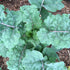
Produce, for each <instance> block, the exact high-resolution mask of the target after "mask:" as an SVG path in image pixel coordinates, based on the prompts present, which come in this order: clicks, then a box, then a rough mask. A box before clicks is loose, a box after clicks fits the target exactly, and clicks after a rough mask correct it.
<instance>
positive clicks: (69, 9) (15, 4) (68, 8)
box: [0, 0, 70, 70]
mask: <svg viewBox="0 0 70 70" xmlns="http://www.w3.org/2000/svg"><path fill="white" fill-rule="evenodd" d="M62 2H63V3H64V8H63V9H62V10H58V11H56V12H54V13H53V14H54V15H56V14H64V13H65V14H70V0H63V1H62ZM0 4H3V5H4V6H5V7H6V8H9V10H15V11H17V10H19V8H20V6H22V5H30V4H29V2H28V0H1V1H0ZM57 54H58V55H59V58H60V60H61V61H64V62H65V64H66V66H70V49H63V50H61V51H59V52H57ZM6 61H8V58H3V57H2V56H0V67H1V68H2V70H8V69H7V65H6Z"/></svg>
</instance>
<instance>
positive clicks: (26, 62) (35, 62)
mask: <svg viewBox="0 0 70 70" xmlns="http://www.w3.org/2000/svg"><path fill="white" fill-rule="evenodd" d="M42 60H43V55H42V53H40V52H39V51H36V50H33V51H30V50H27V51H26V55H25V57H24V59H23V61H22V65H23V67H24V68H25V70H40V69H41V68H42V62H41V61H42Z"/></svg>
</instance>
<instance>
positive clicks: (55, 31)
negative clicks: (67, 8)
mask: <svg viewBox="0 0 70 70" xmlns="http://www.w3.org/2000/svg"><path fill="white" fill-rule="evenodd" d="M44 23H45V28H40V30H39V31H38V32H37V36H38V38H39V40H40V42H41V43H42V44H44V45H47V44H48V45H50V44H52V45H53V46H55V48H57V49H60V48H70V45H69V44H70V43H69V41H70V19H69V15H67V14H64V15H62V16H60V15H50V16H48V17H47V19H45V21H44Z"/></svg>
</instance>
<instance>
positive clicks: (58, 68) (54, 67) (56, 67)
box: [45, 62, 67, 70]
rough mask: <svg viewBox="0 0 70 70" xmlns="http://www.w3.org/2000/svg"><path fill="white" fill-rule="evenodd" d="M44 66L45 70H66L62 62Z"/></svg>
mask: <svg viewBox="0 0 70 70" xmlns="http://www.w3.org/2000/svg"><path fill="white" fill-rule="evenodd" d="M45 65H46V66H47V68H46V70H67V68H66V67H65V63H64V62H56V63H50V64H46V63H45Z"/></svg>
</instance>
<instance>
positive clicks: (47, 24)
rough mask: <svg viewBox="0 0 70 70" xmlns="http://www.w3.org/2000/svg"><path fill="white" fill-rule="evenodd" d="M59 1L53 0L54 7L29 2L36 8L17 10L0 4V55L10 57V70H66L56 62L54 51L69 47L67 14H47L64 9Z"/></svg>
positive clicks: (31, 0)
mask: <svg viewBox="0 0 70 70" xmlns="http://www.w3.org/2000/svg"><path fill="white" fill-rule="evenodd" d="M61 1H62V0H59V1H57V0H54V5H53V1H51V2H50V1H49V0H45V2H44V3H43V2H42V0H37V1H35V0H29V2H30V3H31V4H35V5H29V6H27V5H25V6H22V7H20V10H18V11H10V10H8V9H5V8H4V6H3V5H0V9H1V11H0V13H2V14H0V55H1V56H2V57H8V58H9V61H7V65H8V69H9V70H67V68H66V67H65V64H64V62H56V59H58V60H59V58H58V55H57V54H56V52H57V51H59V50H60V49H63V48H70V46H69V41H70V37H69V36H70V34H69V32H70V28H69V27H70V19H69V14H63V15H53V14H51V13H49V12H48V10H49V11H52V12H55V11H56V10H60V9H61V8H63V4H62V3H61ZM56 4H57V6H56V7H55V5H56ZM60 4H61V5H60ZM49 5H50V6H49ZM52 5H53V6H52ZM59 5H60V7H58V6H59ZM48 6H49V7H48ZM5 12H6V13H5ZM58 19H59V20H58ZM50 44H52V46H51V47H50V48H48V47H47V46H48V45H50ZM59 61H60V60H59ZM58 68H59V69H58Z"/></svg>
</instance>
